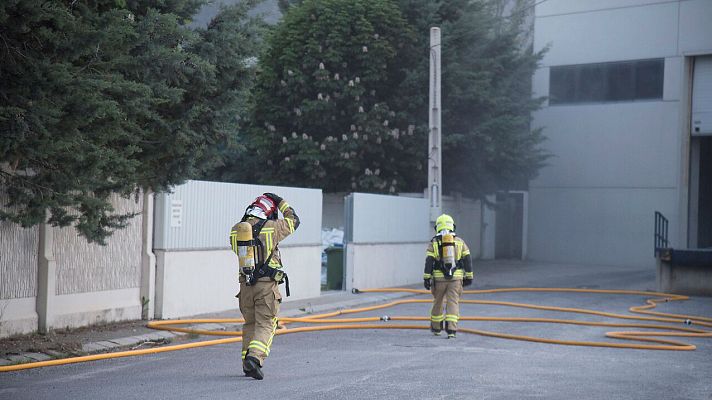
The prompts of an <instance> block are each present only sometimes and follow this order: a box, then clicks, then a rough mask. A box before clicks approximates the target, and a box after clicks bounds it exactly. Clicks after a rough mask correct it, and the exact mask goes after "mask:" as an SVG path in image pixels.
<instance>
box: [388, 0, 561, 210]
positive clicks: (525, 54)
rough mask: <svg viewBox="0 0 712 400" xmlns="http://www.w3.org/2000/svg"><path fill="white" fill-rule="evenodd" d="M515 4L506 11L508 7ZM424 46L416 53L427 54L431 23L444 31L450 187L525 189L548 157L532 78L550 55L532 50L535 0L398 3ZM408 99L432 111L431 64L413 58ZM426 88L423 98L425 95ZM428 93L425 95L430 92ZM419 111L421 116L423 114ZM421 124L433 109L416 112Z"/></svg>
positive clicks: (413, 106) (473, 192)
mask: <svg viewBox="0 0 712 400" xmlns="http://www.w3.org/2000/svg"><path fill="white" fill-rule="evenodd" d="M506 3H509V4H510V5H511V6H512V9H511V11H510V13H509V14H508V15H503V14H502V12H503V10H504V9H505V7H504V5H505V4H506ZM399 5H400V8H401V10H403V15H404V17H405V18H406V19H407V20H408V22H409V24H410V25H411V26H412V27H413V29H414V30H415V31H416V32H419V33H420V34H419V35H418V43H417V44H416V46H415V47H413V48H412V49H409V50H410V55H409V57H410V58H411V59H417V57H421V58H422V56H421V55H423V54H427V51H428V47H429V37H428V36H427V34H426V33H427V32H429V30H430V27H433V26H437V27H440V28H441V31H442V109H443V110H442V124H443V126H442V132H443V133H442V135H443V190H444V192H452V191H457V192H461V193H464V194H466V195H468V196H472V197H481V196H484V195H487V194H490V193H493V192H495V191H497V190H506V189H523V188H526V186H527V183H528V181H529V180H530V179H532V178H534V177H535V176H536V174H537V172H538V170H539V169H540V168H541V167H542V166H543V165H544V163H545V161H546V159H547V158H548V157H549V156H548V154H546V153H545V152H544V150H543V149H542V148H541V147H540V144H541V142H542V141H543V140H544V136H543V135H542V132H541V129H538V128H537V129H531V126H530V122H531V113H532V112H533V111H535V110H537V109H538V108H539V107H540V105H541V102H542V99H534V98H532V94H531V77H532V75H533V73H534V71H535V70H536V68H537V63H538V62H539V61H540V60H541V57H542V55H543V52H540V53H533V51H532V47H531V43H529V39H530V38H529V36H528V35H529V34H530V31H529V29H528V27H527V25H526V18H527V17H528V16H529V15H530V14H529V13H531V12H533V7H532V6H533V4H531V1H526V0H517V1H505V0H489V1H472V0H399ZM411 65H413V68H411V69H409V71H408V76H409V77H410V78H411V79H410V80H409V81H408V85H407V86H404V87H403V88H402V89H403V96H402V98H403V99H408V101H409V102H410V104H408V105H407V106H405V107H404V109H409V110H426V109H427V108H428V98H427V88H428V74H429V72H428V69H429V66H428V65H427V63H426V62H422V61H414V62H413V63H412V64H411ZM418 93H421V95H418ZM423 94H425V95H423ZM419 116H420V118H419ZM412 118H419V119H418V123H419V126H423V127H426V126H427V114H426V113H423V112H420V113H418V112H416V113H415V114H413V115H412Z"/></svg>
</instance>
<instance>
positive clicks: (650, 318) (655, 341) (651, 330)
mask: <svg viewBox="0 0 712 400" xmlns="http://www.w3.org/2000/svg"><path fill="white" fill-rule="evenodd" d="M397 292H400V293H413V294H430V292H429V291H426V290H420V289H409V288H387V289H362V290H357V289H354V293H397ZM510 292H543V293H594V294H615V295H636V296H646V297H652V298H648V299H646V301H645V305H640V306H633V307H630V308H629V309H628V310H629V311H630V312H631V313H634V314H638V315H629V314H616V313H610V312H603V311H594V310H588V309H584V308H566V307H552V306H542V305H534V304H528V303H514V302H508V301H494V300H472V299H465V298H462V299H460V303H463V304H481V305H490V306H505V307H517V308H528V309H535V310H545V311H556V312H564V313H577V314H587V315H596V316H600V317H606V318H612V319H619V320H632V321H640V322H635V323H633V322H631V323H622V322H598V321H581V320H574V319H556V318H529V317H484V316H461V317H460V321H497V322H520V323H521V322H526V323H552V324H570V325H584V326H604V327H615V328H635V329H647V330H646V331H640V330H632V331H616V332H608V333H606V336H607V337H610V338H615V339H624V340H631V341H636V342H644V343H619V342H595V341H574V340H558V339H547V338H542V337H533V336H524V335H512V334H507V333H500V332H491V331H485V330H480V329H472V328H463V327H460V328H458V332H465V333H471V334H476V335H482V336H489V337H497V338H502V339H511V340H523V341H529V342H538V343H549V344H559V345H569V346H594V347H612V348H624V349H643V350H677V351H681V350H682V351H685V350H686V351H691V350H695V349H696V347H695V346H694V345H692V344H688V343H684V342H681V341H678V340H671V339H663V338H664V337H690V338H709V337H712V331H710V330H706V329H700V328H693V327H692V326H699V327H706V328H712V318H709V317H701V316H692V315H684V314H669V313H662V312H657V311H651V310H652V309H654V308H655V307H656V306H657V304H658V303H661V302H670V301H683V300H688V299H689V297H687V296H683V295H676V294H669V293H659V292H648V291H637V290H600V289H570V288H506V289H486V290H465V291H463V294H474V295H479V294H489V293H510ZM431 302H432V300H431V299H404V300H396V301H392V302H389V303H385V304H379V305H375V306H370V307H361V308H353V309H345V310H339V311H334V312H329V313H323V314H318V315H313V316H309V317H300V318H280V319H279V320H280V323H282V324H285V325H286V324H290V323H301V324H313V326H300V327H294V328H283V329H278V330H277V332H276V334H277V335H285V334H289V333H299V332H315V331H326V330H342V329H430V325H429V324H425V325H413V324H402V323H383V322H387V321H428V322H429V321H430V317H429V316H422V317H415V316H383V317H361V318H335V317H339V316H343V315H350V314H357V313H363V312H369V311H375V310H382V309H385V308H390V307H394V306H398V305H402V304H412V303H427V304H430V303H431ZM426 314H427V313H426ZM643 321H644V322H648V323H641V322H643ZM243 322H244V320H243V319H241V318H228V319H183V320H166V321H151V322H149V323H148V324H147V326H148V327H149V328H152V329H161V330H166V331H173V332H184V333H190V334H198V335H213V336H232V337H228V338H224V339H215V340H207V341H201V342H192V343H185V344H178V345H171V346H163V347H156V348H150V349H142V350H130V351H120V352H114V353H103V354H93V355H88V356H81V357H72V358H65V359H57V360H48V361H40V362H33V363H25V364H18V365H9V366H0V372H8V371H17V370H22V369H30V368H39V367H47V366H52V365H64V364H72V363H80V362H86V361H94V360H103V359H108V358H119V357H130V356H139V355H145V354H155V353H162V352H167V351H176V350H184V349H191V348H196V347H204V346H213V345H218V344H227V343H236V342H240V341H242V337H241V336H242V332H241V331H208V330H200V329H192V328H182V327H179V326H178V325H186V324H203V323H225V324H237V323H243ZM660 322H664V323H666V324H659V323H660ZM670 324H682V325H686V326H679V325H670Z"/></svg>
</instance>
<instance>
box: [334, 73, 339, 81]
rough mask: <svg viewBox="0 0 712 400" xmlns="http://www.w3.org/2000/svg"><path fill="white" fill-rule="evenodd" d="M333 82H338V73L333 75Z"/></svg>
mask: <svg viewBox="0 0 712 400" xmlns="http://www.w3.org/2000/svg"><path fill="white" fill-rule="evenodd" d="M334 80H336V81H338V80H339V73H338V72H337V73H335V74H334Z"/></svg>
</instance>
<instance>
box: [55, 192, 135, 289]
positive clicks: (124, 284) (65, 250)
mask: <svg viewBox="0 0 712 400" xmlns="http://www.w3.org/2000/svg"><path fill="white" fill-rule="evenodd" d="M111 204H112V205H113V206H114V209H115V210H116V213H118V214H127V213H140V212H141V210H142V207H143V196H139V197H138V201H136V199H135V198H133V197H132V198H131V199H125V198H122V197H120V196H118V195H112V197H111ZM141 218H142V216H141V215H137V216H136V217H134V218H132V219H131V220H130V222H129V224H128V226H127V227H126V228H124V229H119V230H117V231H115V232H114V233H113V235H111V237H110V238H109V239H107V242H106V243H107V244H106V246H101V245H98V244H89V243H88V242H87V241H86V239H84V237H81V236H79V235H78V234H77V231H76V229H74V227H67V228H54V248H53V251H54V257H55V261H56V263H57V289H56V293H57V294H58V295H63V294H74V293H87V292H98V291H103V290H116V289H128V288H137V287H139V286H140V284H141V240H142V237H141V222H142V220H141Z"/></svg>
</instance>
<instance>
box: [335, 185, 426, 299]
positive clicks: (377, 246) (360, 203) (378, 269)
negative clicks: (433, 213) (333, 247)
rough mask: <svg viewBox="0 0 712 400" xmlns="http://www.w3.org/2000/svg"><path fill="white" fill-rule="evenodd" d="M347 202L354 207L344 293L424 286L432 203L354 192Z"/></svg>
mask: <svg viewBox="0 0 712 400" xmlns="http://www.w3.org/2000/svg"><path fill="white" fill-rule="evenodd" d="M346 203H347V205H348V204H350V205H351V207H352V210H351V213H350V214H351V216H352V221H350V224H349V221H347V231H346V237H345V241H346V250H345V253H346V265H345V268H346V280H345V287H346V290H351V289H352V288H357V289H364V288H380V287H392V286H402V285H408V284H412V283H417V282H420V281H421V280H422V279H423V266H424V262H425V250H426V248H427V244H428V241H429V240H430V238H431V237H432V227H430V208H429V204H428V200H427V199H424V198H414V197H399V196H386V195H377V194H366V193H352V194H351V195H349V200H347V202H346ZM348 214H349V213H347V215H348ZM348 226H350V229H348Z"/></svg>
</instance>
